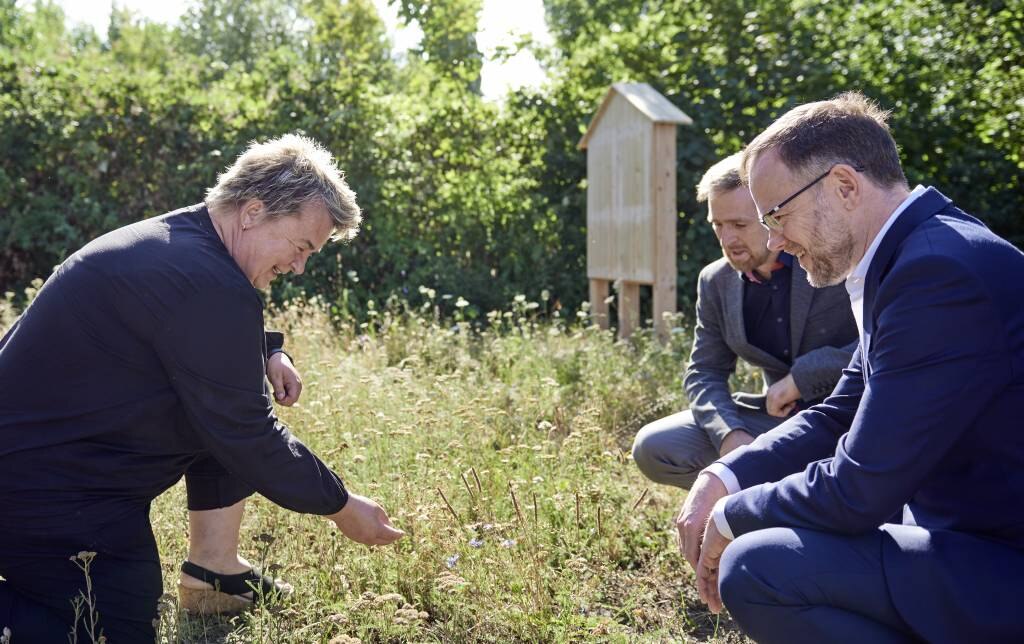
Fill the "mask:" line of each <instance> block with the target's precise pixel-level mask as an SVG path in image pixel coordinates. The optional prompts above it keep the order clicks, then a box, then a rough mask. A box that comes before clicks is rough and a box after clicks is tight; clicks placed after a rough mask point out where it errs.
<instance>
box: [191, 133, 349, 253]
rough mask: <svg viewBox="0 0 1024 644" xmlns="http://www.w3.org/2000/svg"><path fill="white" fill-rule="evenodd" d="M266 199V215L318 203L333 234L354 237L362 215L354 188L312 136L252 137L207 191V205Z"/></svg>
mask: <svg viewBox="0 0 1024 644" xmlns="http://www.w3.org/2000/svg"><path fill="white" fill-rule="evenodd" d="M250 199H259V200H260V201H262V202H263V205H264V208H265V211H266V215H265V216H266V217H270V218H276V217H285V216H289V215H297V214H298V213H299V210H300V209H301V208H302V206H303V205H305V204H306V203H311V202H312V203H320V204H323V206H324V208H326V209H327V212H328V213H329V214H330V216H331V219H332V221H333V224H334V234H332V235H331V239H335V240H337V239H344V240H348V239H352V238H353V237H355V236H356V233H358V232H359V223H360V222H361V221H362V214H361V211H360V209H359V206H358V205H357V204H356V193H354V192H352V189H351V188H349V187H348V184H347V183H346V182H345V175H344V173H342V172H341V171H340V170H339V169H338V167H337V166H336V165H335V163H334V157H332V156H331V153H330V152H328V151H327V149H326V148H324V147H323V146H322V145H320V144H319V143H317V142H316V141H314V140H313V139H311V138H309V137H306V136H300V135H297V134H286V135H284V136H282V137H280V138H277V139H272V140H270V141H266V142H264V143H256V142H255V141H254V142H252V143H251V144H250V145H249V147H248V148H247V149H246V151H245V152H243V153H242V154H241V156H239V157H238V159H237V160H236V161H235V162H234V164H233V165H232V166H231V167H230V168H228V169H227V170H226V171H225V172H224V173H223V174H221V175H220V176H219V177H217V185H215V186H214V187H212V188H210V189H209V190H208V191H207V192H206V205H207V206H208V207H211V208H212V207H216V206H240V205H241V204H243V203H245V202H246V201H248V200H250Z"/></svg>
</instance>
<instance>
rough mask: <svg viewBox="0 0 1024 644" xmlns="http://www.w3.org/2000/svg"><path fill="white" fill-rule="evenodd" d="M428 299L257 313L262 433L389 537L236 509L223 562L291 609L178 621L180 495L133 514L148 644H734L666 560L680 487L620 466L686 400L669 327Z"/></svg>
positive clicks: (183, 520) (675, 558)
mask: <svg viewBox="0 0 1024 644" xmlns="http://www.w3.org/2000/svg"><path fill="white" fill-rule="evenodd" d="M30 295H31V294H30ZM427 295H428V297H427V298H426V302H425V303H424V304H423V305H422V306H420V307H417V308H412V307H410V305H408V304H407V303H405V302H404V301H399V300H396V299H392V300H391V301H389V302H387V303H384V304H381V305H378V308H375V309H374V310H375V311H376V314H375V315H374V316H371V320H372V321H371V322H367V323H362V324H358V323H355V322H351V321H348V320H342V319H337V318H336V317H334V318H332V313H331V311H330V310H329V307H327V306H325V305H324V304H323V303H322V302H320V301H318V300H316V299H314V300H312V301H309V302H303V303H301V304H300V303H293V304H288V305H285V306H282V307H278V308H276V309H274V310H272V311H271V312H270V313H269V315H268V326H270V327H273V328H279V329H282V330H284V331H285V332H286V334H287V338H288V340H287V346H288V349H289V351H290V352H291V353H292V354H293V355H294V357H295V361H296V362H297V364H298V366H299V368H300V370H301V372H302V375H303V378H304V383H305V384H304V389H303V395H302V399H301V400H300V402H299V404H297V405H296V406H295V407H293V408H287V409H281V410H280V415H281V418H282V419H283V420H284V422H285V423H287V425H288V426H289V427H290V428H291V429H292V431H294V432H295V433H296V434H297V435H298V436H299V437H300V438H301V439H302V440H303V441H305V442H306V443H307V444H309V445H311V446H312V447H313V448H314V449H315V450H316V451H317V452H318V453H319V454H320V455H321V456H322V457H323V458H324V459H325V460H326V461H327V462H328V463H329V464H330V465H331V466H332V467H335V468H337V470H338V471H339V472H340V473H342V476H343V478H344V479H345V481H346V483H347V485H348V486H349V487H350V489H352V490H353V491H357V492H360V493H365V494H367V495H370V496H372V497H373V498H375V499H377V500H378V501H380V503H381V504H382V505H383V506H384V507H385V508H386V509H387V510H388V512H389V513H390V515H391V518H392V520H393V521H394V523H395V524H396V525H397V526H398V527H400V528H402V529H403V530H405V531H406V533H407V534H406V537H405V538H404V539H402V540H401V541H399V542H398V543H397V544H395V545H393V546H390V547H385V548H373V549H371V548H367V547H365V546H361V545H358V544H355V543H354V542H351V541H348V540H347V539H345V538H344V537H343V536H341V534H340V533H339V532H338V531H337V530H336V529H335V527H334V526H333V525H332V524H329V523H328V522H327V521H325V520H324V519H322V518H319V517H316V516H309V515H299V514H295V513H292V512H288V511H286V510H283V509H281V508H279V507H277V506H275V505H273V504H272V503H270V502H269V501H267V500H265V499H263V498H261V497H259V496H258V495H257V496H254V497H253V498H252V499H251V500H250V502H249V505H248V509H247V512H246V517H245V522H244V524H243V529H242V547H241V551H242V554H243V555H245V556H246V557H247V558H249V559H250V561H253V562H254V563H257V564H259V565H261V566H262V567H263V568H264V569H267V570H269V571H271V572H273V573H274V574H276V575H277V576H279V577H282V578H284V579H286V580H287V581H289V582H290V583H292V584H293V585H294V586H295V588H296V591H295V594H294V596H293V597H292V598H291V599H290V600H288V601H286V602H285V603H283V604H280V605H277V606H272V607H267V608H259V609H256V610H253V611H251V612H248V613H244V614H241V615H237V616H233V617H219V616H205V617H204V616H191V615H189V614H187V613H185V612H184V611H180V610H179V609H178V607H177V603H176V591H175V585H176V582H177V575H178V570H177V568H178V566H179V564H180V562H181V561H182V559H183V558H184V557H185V553H186V547H187V526H188V522H187V515H186V506H185V493H184V485H183V484H182V483H179V484H178V485H177V486H175V487H174V488H172V489H171V490H170V491H168V492H167V493H165V494H164V495H163V496H161V497H160V498H158V499H157V501H156V502H155V503H154V505H153V508H152V512H151V518H152V523H153V526H154V531H155V533H156V536H157V540H158V542H159V546H160V554H161V559H162V562H163V575H164V585H165V590H166V593H165V595H164V597H163V599H162V600H161V609H160V614H161V622H160V628H159V641H161V642H268V643H269V642H273V643H278V642H281V643H284V642H303V643H305V642H320V643H324V644H328V643H331V644H340V643H343V642H348V643H352V642H410V641H415V642H480V641H486V642H541V641H544V642H562V641H610V642H625V641H630V642H632V641H684V642H741V641H744V639H743V638H742V636H741V635H740V634H739V633H738V631H737V630H736V629H735V627H734V626H732V625H731V624H730V622H729V620H728V618H727V617H725V616H723V617H722V618H721V619H719V618H718V617H716V616H714V615H711V614H710V613H708V612H707V611H706V609H705V608H704V607H703V605H702V604H701V603H700V602H699V600H698V599H697V596H696V592H695V590H694V588H693V586H692V574H691V571H690V570H689V568H688V566H687V565H686V564H685V562H684V561H683V559H682V558H681V557H680V555H679V554H678V551H677V547H676V544H675V537H674V530H673V517H674V516H675V514H676V512H677V511H678V508H679V505H680V503H681V501H682V499H683V493H681V492H679V491H677V490H672V489H668V488H662V487H660V486H654V485H650V484H649V483H648V482H647V481H646V480H645V479H644V478H643V477H642V476H641V475H640V474H639V472H638V471H637V470H636V468H635V466H634V465H633V463H632V461H631V458H630V455H629V448H630V444H631V439H632V436H633V434H635V432H636V430H637V429H639V428H640V427H641V426H642V425H643V424H644V423H645V422H648V421H650V420H653V419H654V418H656V417H658V416H659V415H663V414H665V413H668V412H671V411H673V410H676V409H679V408H682V407H683V406H685V404H686V401H685V397H684V394H683V393H682V386H681V381H680V378H681V373H682V368H683V365H684V361H685V358H686V356H687V354H688V351H689V342H690V336H689V333H688V331H683V330H682V329H680V328H677V332H676V333H673V335H672V337H671V339H670V340H669V341H668V342H667V343H664V344H662V343H660V342H658V341H657V340H656V339H655V338H654V337H653V335H652V334H651V333H650V332H648V331H644V332H640V333H638V334H636V335H635V336H634V337H633V338H631V339H630V340H629V341H628V342H624V341H617V340H616V339H615V337H614V335H613V334H612V333H611V332H608V331H602V330H600V329H598V328H597V327H596V326H592V325H590V323H589V318H588V315H587V313H586V311H585V310H584V311H580V312H578V313H576V314H574V315H568V316H567V315H562V314H561V313H562V312H561V311H555V310H551V308H550V307H549V303H547V302H528V301H526V298H516V299H515V300H514V301H513V302H512V303H511V305H510V307H509V308H508V309H507V310H504V311H494V312H492V313H490V314H489V315H488V316H487V318H488V320H487V323H486V324H483V323H479V322H478V323H476V324H470V323H468V322H466V321H461V320H460V318H459V314H458V312H457V313H456V315H455V318H454V319H450V318H442V317H441V316H440V315H439V314H438V304H439V303H440V302H441V299H442V297H443V296H441V297H436V296H435V294H434V293H433V292H428V293H427ZM5 306H6V308H4V309H3V310H0V323H2V326H3V328H4V329H6V327H7V326H9V325H10V324H11V323H12V322H13V314H14V309H13V307H12V306H11V305H10V303H9V300H8V302H7V304H6V305H5ZM458 310H461V307H460V309H458ZM746 384H748V385H749V384H751V383H746ZM100 619H102V615H101V616H100ZM79 641H88V637H86V638H85V639H84V640H83V639H81V638H80V639H79Z"/></svg>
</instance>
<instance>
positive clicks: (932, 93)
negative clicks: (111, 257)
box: [0, 0, 1024, 315]
mask: <svg viewBox="0 0 1024 644" xmlns="http://www.w3.org/2000/svg"><path fill="white" fill-rule="evenodd" d="M392 1H393V4H395V6H396V7H397V9H398V11H399V14H400V16H401V17H402V18H403V19H404V20H406V21H409V22H416V23H417V24H418V25H419V26H420V28H421V30H422V31H423V34H424V36H423V40H422V42H421V43H420V44H419V45H418V46H417V47H416V48H415V49H413V50H411V51H409V52H407V53H406V55H405V56H395V55H394V53H393V52H392V51H391V48H390V44H389V41H388V38H387V34H386V33H385V28H384V25H383V23H382V22H381V20H380V18H379V17H378V15H377V13H376V11H375V8H374V6H373V4H372V2H371V0H276V1H274V2H269V1H266V0H252V1H247V2H241V1H240V0H199V1H197V2H196V3H195V4H194V5H193V6H192V7H191V8H190V9H189V10H188V12H187V13H186V14H185V15H184V16H183V17H182V19H181V20H180V22H179V23H178V24H177V25H174V26H165V25H161V24H153V23H149V22H146V21H144V20H141V19H139V18H138V17H136V16H133V15H132V14H130V13H129V12H126V11H124V10H117V11H115V12H114V14H113V16H112V17H111V21H110V25H109V28H108V30H107V33H106V34H95V33H93V32H92V31H91V30H90V29H88V28H76V29H73V30H69V29H68V28H67V27H66V26H65V24H64V17H63V15H62V13H61V11H60V10H59V9H58V8H57V7H55V6H54V5H52V4H49V3H47V2H42V1H39V2H36V4H34V5H32V6H27V7H23V6H21V5H20V4H18V3H16V2H15V1H14V0H0V113H2V115H3V118H2V119H0V144H2V145H3V146H4V149H5V150H7V153H6V154H5V155H4V156H3V157H2V158H0V247H2V248H3V251H2V253H0V289H6V288H20V287H22V286H23V285H25V284H27V283H28V282H29V281H30V280H31V279H32V278H34V277H37V276H45V275H47V274H48V273H49V271H50V270H51V268H52V267H53V266H54V265H55V264H57V263H58V262H59V261H61V259H63V257H65V256H66V255H67V254H69V253H70V252H73V251H74V250H75V249H77V248H78V247H80V246H81V245H82V244H84V243H85V242H86V241H88V240H89V239H91V238H93V237H95V236H97V235H99V234H101V233H103V232H105V231H107V230H110V229H112V228H114V227H117V226H120V225H124V224H126V223H129V222H131V221H136V220H138V219H140V218H142V217H146V216H152V215H155V214H159V213H162V212H165V211H168V210H171V209H174V208H177V207H180V206H182V205H187V204H191V203H195V202H198V201H200V200H201V199H202V198H203V194H204V191H205V189H206V188H207V187H208V186H210V185H212V183H213V182H214V181H215V179H216V176H217V174H218V172H221V171H222V170H223V169H224V167H225V165H227V164H228V163H229V162H230V160H231V159H233V158H234V157H235V155H237V154H238V153H239V152H240V151H241V150H242V149H244V147H245V146H246V145H247V143H248V142H249V141H251V140H253V139H265V138H267V137H271V136H275V135H279V134H283V133H285V132H293V131H301V132H305V133H307V134H309V135H310V136H313V137H315V138H317V139H319V140H320V141H322V142H324V143H325V144H326V145H327V146H328V147H329V148H330V149H331V151H332V152H333V153H334V154H335V155H336V157H337V158H338V159H339V162H340V164H341V165H342V167H344V168H345V170H346V172H347V175H348V178H349V181H350V183H351V184H352V185H353V187H354V188H355V190H356V191H357V192H358V194H359V201H360V203H361V205H362V206H363V208H364V209H365V211H366V219H365V228H364V232H363V233H362V234H361V235H360V236H359V237H358V238H357V239H356V241H354V242H353V243H352V244H350V245H348V246H344V247H336V248H332V249H331V250H330V251H329V252H327V253H323V254H322V256H320V257H317V258H316V259H315V260H314V261H313V262H311V264H310V267H309V270H308V272H307V274H306V275H305V276H303V277H302V278H301V279H295V280H291V281H290V282H289V283H287V284H280V285H277V286H276V287H275V289H276V290H275V296H276V297H291V296H294V295H299V294H302V293H312V292H318V293H321V294H322V295H324V296H325V297H326V298H328V300H329V301H331V302H332V303H334V304H335V305H337V306H338V307H339V308H343V309H346V310H348V311H350V312H355V313H361V312H365V311H366V310H367V308H368V307H369V306H371V305H370V300H371V299H374V298H377V299H380V298H383V297H386V296H387V295H389V294H391V293H396V294H399V295H406V296H408V297H410V298H412V299H414V300H415V299H416V298H417V297H418V293H419V290H418V287H419V286H421V285H424V286H428V287H431V288H435V289H438V290H440V291H441V292H442V293H447V294H451V295H452V296H453V297H454V296H460V295H461V296H463V297H465V298H466V299H467V300H469V301H470V302H471V304H472V306H470V307H469V308H468V309H467V311H465V313H467V314H469V315H472V314H474V313H479V312H482V311H486V310H489V309H491V308H496V307H498V306H500V305H501V304H503V303H505V302H507V301H509V300H510V299H511V298H512V297H513V296H514V295H515V294H517V293H527V294H528V295H530V297H536V296H537V295H538V294H539V293H540V292H541V291H542V290H545V289H546V290H549V291H550V292H551V293H553V294H554V296H555V297H557V298H558V299H559V300H560V301H561V302H562V303H563V304H565V305H569V306H575V305H577V304H578V303H579V302H580V301H581V300H583V299H584V298H585V297H586V276H585V270H584V267H585V253H586V247H585V211H586V208H585V190H584V186H585V171H586V163H585V157H584V154H583V153H581V152H580V151H578V150H577V149H576V147H575V146H576V143H577V142H578V140H579V137H580V135H581V134H582V132H583V131H584V130H585V128H586V125H587V124H588V123H589V121H590V119H591V118H592V116H593V114H594V111H595V109H596V107H597V104H598V101H599V100H600V98H601V96H602V95H603V93H604V92H605V91H606V89H607V87H608V86H609V85H610V84H612V83H614V82H619V81H636V82H647V83H650V84H652V85H653V86H654V87H655V88H656V89H657V90H659V91H660V92H662V93H663V94H665V95H666V96H667V97H668V98H669V99H670V100H671V101H673V102H674V103H675V104H676V105H677V106H678V107H680V108H681V109H682V110H683V111H684V112H686V113H687V114H689V115H690V116H691V117H692V118H693V119H694V121H695V124H694V126H693V127H690V128H681V129H680V132H679V141H678V146H677V149H678V168H679V172H678V177H679V179H678V200H677V201H678V204H679V210H680V219H679V230H678V234H679V240H678V241H679V244H678V248H679V253H680V264H679V293H680V300H681V305H682V306H683V307H684V310H685V308H688V305H689V303H690V302H691V300H692V297H693V284H694V281H695V278H696V274H697V272H698V271H699V269H700V267H701V266H703V265H704V264H705V263H706V262H708V261H710V260H711V259H713V258H714V257H715V256H717V254H718V250H717V246H716V244H715V242H714V239H713V236H712V234H711V231H710V229H709V228H708V226H707V225H706V224H705V223H704V215H705V212H704V210H703V207H701V206H699V205H698V204H697V203H696V200H695V197H694V186H695V185H696V183H697V181H698V179H699V178H700V176H701V174H702V173H703V171H704V170H705V169H706V168H707V167H708V166H710V165H711V164H712V163H713V162H714V161H715V160H717V159H718V158H721V157H722V156H724V155H726V154H729V153H732V152H735V151H737V150H739V149H740V148H741V147H742V146H743V144H744V143H745V142H746V141H748V140H749V139H750V138H752V137H753V136H754V135H755V134H756V133H757V132H758V131H760V129H762V128H763V127H765V126H766V125H767V124H768V123H770V122H771V120H772V119H774V118H775V117H776V116H778V115H779V114H780V113H782V112H783V111H785V110H786V109H788V108H790V107H792V106H793V105H796V104H798V103H801V102H805V101H809V100H819V99H822V98H827V97H829V96H832V95H835V94H837V93H839V92H841V91H844V90H848V89H860V90H862V91H864V92H865V93H867V94H868V95H870V96H872V97H874V98H876V99H877V100H878V101H879V102H880V103H881V104H882V106H883V107H885V108H887V109H891V110H892V119H891V124H892V127H893V132H894V135H895V137H896V139H897V141H898V142H899V143H900V146H901V154H902V158H903V162H904V166H905V168H906V170H907V174H908V176H909V178H910V180H911V182H912V183H916V182H921V183H926V184H933V185H935V186H937V187H939V188H940V189H941V190H943V191H944V192H945V193H946V194H948V195H949V196H950V197H952V198H954V199H955V200H957V201H958V202H959V203H961V204H962V205H963V206H964V207H965V208H967V209H968V210H970V211H972V212H974V213H976V214H977V215H978V216H980V217H982V218H983V219H985V220H986V221H987V222H988V223H989V224H990V225H991V226H992V227H993V228H994V229H995V230H996V231H997V232H999V233H1001V234H1003V235H1004V236H1006V237H1008V238H1010V239H1011V240H1012V241H1014V242H1015V243H1016V244H1018V245H1019V246H1020V245H1024V223H1022V220H1021V219H1020V217H1019V213H1021V212H1024V193H1022V191H1021V178H1022V176H1024V156H1022V152H1021V151H1022V150H1024V128H1022V125H1024V123H1022V116H1021V115H1022V113H1024V99H1022V98H1021V97H1022V96H1024V64H1022V60H1021V58H1022V55H1021V53H1020V52H1021V49H1022V48H1021V44H1022V40H1024V38H1022V35H1024V0H1006V1H992V2H985V3H978V2H966V1H962V0H917V1H913V2H911V1H908V0H886V1H884V2H883V1H881V0H876V1H868V2H859V3H845V4H844V3H834V2H824V1H822V0H788V1H784V2H778V1H768V0H751V2H745V3H738V2H735V0H644V1H643V2H639V3H638V2H635V1H632V0H588V1H586V2H584V1H582V0H545V2H544V5H545V9H546V11H547V16H548V21H549V27H550V30H551V33H552V35H553V38H554V46H553V47H551V48H550V49H548V50H545V51H541V50H539V49H538V52H537V53H538V56H539V58H540V59H541V60H542V61H544V64H545V66H546V68H547V71H548V74H549V82H548V84H547V85H545V86H544V87H542V88H540V89H530V90H522V91H518V92H515V93H512V94H510V95H509V96H508V97H507V100H506V101H505V102H504V104H502V105H495V104H491V103H488V102H486V101H484V100H483V98H482V97H481V96H480V91H479V88H480V73H481V68H482V62H483V58H482V56H481V54H480V51H479V49H478V48H477V45H476V41H475V34H476V31H477V20H478V16H479V13H480V9H481V2H480V0H447V1H443V2H442V1H429V2H428V1H426V0H392Z"/></svg>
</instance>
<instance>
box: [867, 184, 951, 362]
mask: <svg viewBox="0 0 1024 644" xmlns="http://www.w3.org/2000/svg"><path fill="white" fill-rule="evenodd" d="M950 203H952V202H951V201H950V200H949V199H948V198H947V197H946V196H945V195H943V194H942V193H941V192H939V191H938V190H936V189H935V188H928V189H927V190H925V192H924V194H922V195H921V196H920V197H918V198H917V199H916V200H914V203H912V204H910V205H909V206H908V207H907V209H906V210H904V211H903V212H902V213H901V214H900V216H899V217H898V218H897V219H896V221H895V222H893V225H892V227H891V228H889V230H888V231H886V233H885V237H883V238H882V243H881V244H879V246H878V249H877V250H876V251H875V256H874V257H873V258H871V265H870V266H868V274H867V276H866V277H865V279H864V346H863V347H861V351H862V353H863V355H862V359H863V361H864V368H865V370H866V372H867V375H870V371H871V369H870V364H869V355H870V353H871V334H872V333H873V332H874V326H875V321H874V314H873V311H874V306H875V294H876V293H877V292H878V286H879V284H880V283H881V281H882V277H883V276H884V275H885V274H886V273H887V272H888V270H889V265H890V264H891V263H892V260H893V256H894V255H895V254H896V250H897V249H898V248H899V246H900V244H901V243H902V242H903V240H904V239H906V238H907V235H909V234H910V233H911V232H912V231H913V230H914V229H915V228H917V227H918V226H919V225H921V222H923V221H924V220H926V219H928V218H929V217H931V216H932V215H934V214H935V213H937V212H939V211H940V210H942V209H944V208H945V207H946V206H948V205H949V204H950Z"/></svg>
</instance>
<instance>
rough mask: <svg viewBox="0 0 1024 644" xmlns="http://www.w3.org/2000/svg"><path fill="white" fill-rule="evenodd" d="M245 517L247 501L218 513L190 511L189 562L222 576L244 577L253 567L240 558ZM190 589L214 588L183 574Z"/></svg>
mask: <svg viewBox="0 0 1024 644" xmlns="http://www.w3.org/2000/svg"><path fill="white" fill-rule="evenodd" d="M244 514H245V499H242V500H241V501H239V502H238V503H236V504H234V505H229V506H228V507H226V508H217V509H216V510H189V512H188V528H189V529H188V560H189V561H191V562H192V563H194V564H196V565H197V566H201V567H203V568H206V569H207V570H210V571H212V572H216V573H220V574H222V575H235V574H238V573H243V572H245V571H247V570H249V569H250V568H252V565H251V564H250V563H249V562H248V561H246V560H245V559H243V558H242V557H241V556H239V554H238V533H239V530H241V527H242V516H243V515H244ZM181 584H182V585H183V586H185V587H187V588H210V585H209V584H207V583H206V582H204V581H200V580H199V579H196V578H195V577H192V576H190V575H186V574H185V573H181Z"/></svg>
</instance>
